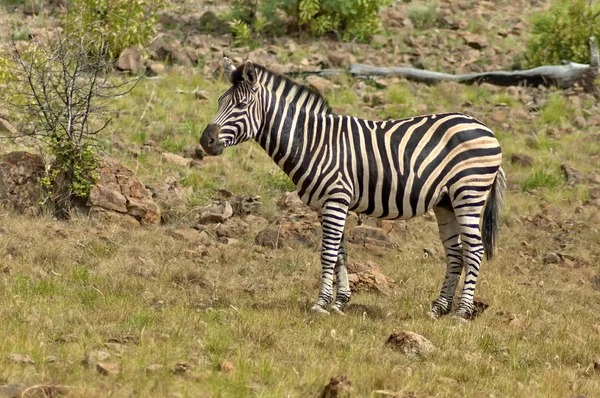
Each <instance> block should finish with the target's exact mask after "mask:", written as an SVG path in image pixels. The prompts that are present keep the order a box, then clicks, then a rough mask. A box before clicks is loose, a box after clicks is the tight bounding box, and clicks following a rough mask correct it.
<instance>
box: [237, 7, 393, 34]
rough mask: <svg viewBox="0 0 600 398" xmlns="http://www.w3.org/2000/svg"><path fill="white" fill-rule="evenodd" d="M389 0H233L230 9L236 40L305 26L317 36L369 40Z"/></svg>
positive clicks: (379, 26)
mask: <svg viewBox="0 0 600 398" xmlns="http://www.w3.org/2000/svg"><path fill="white" fill-rule="evenodd" d="M388 3H389V1H388V0H384V1H380V0H329V1H324V2H321V1H320V0H286V1H274V0H259V1H255V0H236V1H235V2H234V4H233V8H232V10H231V13H230V17H229V18H230V20H231V26H232V32H233V34H234V36H235V37H236V44H237V45H242V44H245V43H247V42H248V39H249V38H250V36H251V32H255V33H260V32H263V31H264V32H265V34H267V35H277V34H281V33H282V32H286V31H288V30H306V31H309V32H311V33H312V34H314V35H316V36H322V35H324V34H326V33H336V34H339V35H340V36H341V37H342V38H343V39H344V40H357V41H360V42H366V41H368V40H369V39H370V38H371V36H373V35H374V34H376V33H378V32H379V31H380V29H381V23H380V20H379V16H378V15H377V14H378V12H379V10H381V9H382V8H383V7H385V6H386V5H387V4H388Z"/></svg>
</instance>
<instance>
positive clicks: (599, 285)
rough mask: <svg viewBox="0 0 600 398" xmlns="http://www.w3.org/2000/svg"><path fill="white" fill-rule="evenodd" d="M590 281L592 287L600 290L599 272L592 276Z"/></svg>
mask: <svg viewBox="0 0 600 398" xmlns="http://www.w3.org/2000/svg"><path fill="white" fill-rule="evenodd" d="M590 282H591V283H592V288H594V290H597V291H599V292H600V274H598V275H596V276H594V277H593V278H592V279H591V280H590Z"/></svg>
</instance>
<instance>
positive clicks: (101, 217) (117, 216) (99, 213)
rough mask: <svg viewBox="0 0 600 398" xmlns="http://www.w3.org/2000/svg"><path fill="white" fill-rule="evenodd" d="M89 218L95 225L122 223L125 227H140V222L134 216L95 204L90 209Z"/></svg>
mask: <svg viewBox="0 0 600 398" xmlns="http://www.w3.org/2000/svg"><path fill="white" fill-rule="evenodd" d="M89 218H90V220H92V222H93V223H94V224H95V225H120V226H122V227H125V228H139V227H141V224H140V222H139V221H138V220H137V219H136V218H135V217H133V216H130V215H129V214H124V213H117V212H116V211H111V210H106V209H103V208H102V207H98V206H94V207H92V208H91V209H90V212H89Z"/></svg>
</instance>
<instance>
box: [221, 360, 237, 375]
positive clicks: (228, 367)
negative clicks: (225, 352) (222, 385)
mask: <svg viewBox="0 0 600 398" xmlns="http://www.w3.org/2000/svg"><path fill="white" fill-rule="evenodd" d="M219 370H220V371H221V372H223V373H227V374H232V373H235V366H233V363H231V362H229V361H222V362H221V363H220V364H219Z"/></svg>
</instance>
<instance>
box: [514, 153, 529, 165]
mask: <svg viewBox="0 0 600 398" xmlns="http://www.w3.org/2000/svg"><path fill="white" fill-rule="evenodd" d="M510 162H511V163H512V164H516V165H519V166H523V167H532V166H533V164H534V160H533V156H531V155H527V154H526V153H518V152H515V153H513V154H511V155H510Z"/></svg>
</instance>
